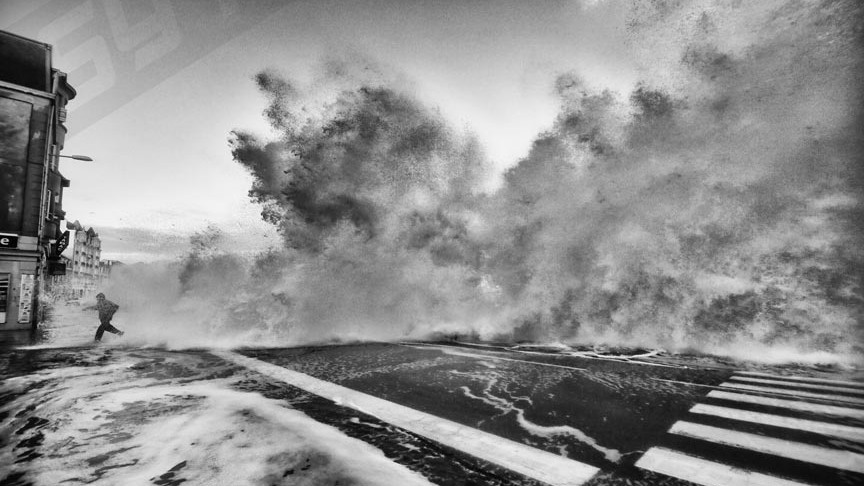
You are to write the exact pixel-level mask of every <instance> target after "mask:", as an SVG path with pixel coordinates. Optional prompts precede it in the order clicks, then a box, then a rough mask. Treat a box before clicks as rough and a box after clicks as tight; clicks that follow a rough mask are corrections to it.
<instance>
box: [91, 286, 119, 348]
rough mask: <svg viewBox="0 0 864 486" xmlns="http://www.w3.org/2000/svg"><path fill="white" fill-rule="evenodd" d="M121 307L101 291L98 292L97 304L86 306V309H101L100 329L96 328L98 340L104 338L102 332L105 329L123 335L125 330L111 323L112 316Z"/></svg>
mask: <svg viewBox="0 0 864 486" xmlns="http://www.w3.org/2000/svg"><path fill="white" fill-rule="evenodd" d="M119 308H120V306H119V305H117V304H115V303H114V302H111V301H110V300H108V299H106V298H105V294H103V293H101V292H100V293H98V294H96V305H91V306H90V307H86V308H85V309H84V310H92V309H96V310H98V311H99V329H96V341H101V340H102V334H104V333H105V331H108V332H110V333H113V334H117V335H119V336H122V335H123V331H121V330H119V329H117V328H116V327H114V326H112V325H111V318H113V317H114V313H115V312H117V309H119Z"/></svg>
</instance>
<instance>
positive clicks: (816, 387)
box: [730, 376, 864, 395]
mask: <svg viewBox="0 0 864 486" xmlns="http://www.w3.org/2000/svg"><path fill="white" fill-rule="evenodd" d="M730 380H735V381H746V382H750V383H761V384H763V385H783V386H789V387H797V388H809V389H811V390H825V391H833V392H839V393H852V394H855V395H864V390H862V389H858V388H848V387H844V386H830V385H816V384H813V383H804V382H798V383H792V382H789V381H780V380H768V379H765V378H751V377H749V376H733V377H732V378H730Z"/></svg>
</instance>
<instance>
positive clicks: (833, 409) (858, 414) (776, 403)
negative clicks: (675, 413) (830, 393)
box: [708, 390, 864, 420]
mask: <svg viewBox="0 0 864 486" xmlns="http://www.w3.org/2000/svg"><path fill="white" fill-rule="evenodd" d="M708 396H709V397H710V398H720V399H723V400H731V401H735V402H743V403H752V404H754V405H767V406H769V407H778V408H785V409H789V410H796V411H799V412H812V413H821V414H824V415H831V416H834V417H849V418H854V419H858V420H864V410H862V409H858V408H847V407H838V406H836V405H823V404H821V403H809V402H799V401H795V400H786V399H783V398H772V397H763V396H761V395H747V394H744V393H732V392H727V391H721V390H714V391H712V392H710V393H709V394H708Z"/></svg>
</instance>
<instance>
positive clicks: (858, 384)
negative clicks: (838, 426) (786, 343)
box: [736, 371, 864, 388]
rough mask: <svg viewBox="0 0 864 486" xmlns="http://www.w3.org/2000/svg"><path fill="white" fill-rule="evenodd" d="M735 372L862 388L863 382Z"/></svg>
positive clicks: (742, 373)
mask: <svg viewBox="0 0 864 486" xmlns="http://www.w3.org/2000/svg"><path fill="white" fill-rule="evenodd" d="M736 374H738V375H750V376H761V377H763V378H772V379H775V380H791V381H804V382H807V381H809V382H812V383H825V384H826V385H838V386H854V387H859V388H864V383H862V382H860V381H851V380H829V379H826V378H809V377H806V376H783V375H771V374H768V373H760V372H758V371H739V372H737V373H736Z"/></svg>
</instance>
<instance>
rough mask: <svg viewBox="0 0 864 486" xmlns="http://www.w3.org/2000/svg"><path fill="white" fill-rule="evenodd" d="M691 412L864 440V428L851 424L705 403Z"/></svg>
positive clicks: (698, 405) (696, 406)
mask: <svg viewBox="0 0 864 486" xmlns="http://www.w3.org/2000/svg"><path fill="white" fill-rule="evenodd" d="M690 412H692V413H698V414H702V415H711V416H714V417H723V418H728V419H734V420H742V421H744V422H752V423H756V424H765V425H773V426H775V427H785V428H787V429H795V430H803V431H805V432H815V433H817V434H823V435H830V436H832V437H839V438H841V439H849V440H855V441H859V442H864V428H861V427H851V426H849V425H840V424H832V423H828V422H818V421H816V420H805V419H799V418H793V417H783V416H781V415H773V414H770V413H762V412H751V411H749V410H739V409H737V408H727V407H718V406H716V405H706V404H704V403H700V404H697V405H695V406H694V407H693V408H691V409H690Z"/></svg>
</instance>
